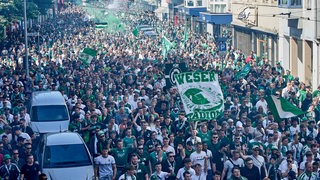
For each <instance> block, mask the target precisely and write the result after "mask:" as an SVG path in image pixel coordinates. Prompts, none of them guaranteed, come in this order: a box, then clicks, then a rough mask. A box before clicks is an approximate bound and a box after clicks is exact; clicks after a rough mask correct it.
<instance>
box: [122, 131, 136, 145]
mask: <svg viewBox="0 0 320 180" xmlns="http://www.w3.org/2000/svg"><path fill="white" fill-rule="evenodd" d="M123 146H124V147H125V148H126V147H131V148H134V147H136V146H137V142H136V137H135V136H132V130H131V128H126V136H125V137H124V138H123Z"/></svg>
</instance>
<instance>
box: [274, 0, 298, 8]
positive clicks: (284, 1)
mask: <svg viewBox="0 0 320 180" xmlns="http://www.w3.org/2000/svg"><path fill="white" fill-rule="evenodd" d="M278 5H279V7H281V8H301V7H302V0H278Z"/></svg>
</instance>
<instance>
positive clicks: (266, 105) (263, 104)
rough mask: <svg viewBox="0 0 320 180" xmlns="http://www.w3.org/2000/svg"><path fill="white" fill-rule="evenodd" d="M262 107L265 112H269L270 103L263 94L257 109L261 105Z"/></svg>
mask: <svg viewBox="0 0 320 180" xmlns="http://www.w3.org/2000/svg"><path fill="white" fill-rule="evenodd" d="M260 106H261V107H262V109H263V113H265V114H267V113H268V103H267V101H266V100H265V99H264V98H263V96H262V95H259V101H258V102H257V103H256V109H259V107H260Z"/></svg>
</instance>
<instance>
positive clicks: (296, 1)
mask: <svg viewBox="0 0 320 180" xmlns="http://www.w3.org/2000/svg"><path fill="white" fill-rule="evenodd" d="M301 5H302V4H301V0H291V6H301Z"/></svg>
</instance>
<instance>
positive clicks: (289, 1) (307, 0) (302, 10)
mask: <svg viewBox="0 0 320 180" xmlns="http://www.w3.org/2000/svg"><path fill="white" fill-rule="evenodd" d="M278 6H279V14H278V15H277V17H278V19H279V60H280V61H281V62H282V65H283V67H284V68H285V69H289V70H291V73H292V74H293V75H294V76H297V77H299V78H300V81H302V82H305V83H306V84H307V85H311V86H312V87H313V89H316V88H317V86H318V85H319V84H320V75H319V69H320V63H319V60H320V54H319V52H320V48H319V43H320V22H319V21H320V12H318V9H319V8H320V1H318V0H304V1H302V0H278Z"/></svg>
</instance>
